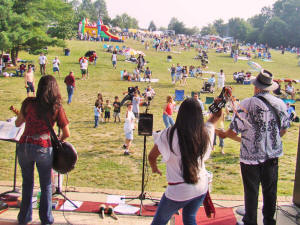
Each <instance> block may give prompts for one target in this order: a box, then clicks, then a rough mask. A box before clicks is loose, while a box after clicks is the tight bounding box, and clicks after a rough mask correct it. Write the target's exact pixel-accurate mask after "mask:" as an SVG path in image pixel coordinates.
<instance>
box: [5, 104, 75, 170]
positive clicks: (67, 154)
mask: <svg viewBox="0 0 300 225" xmlns="http://www.w3.org/2000/svg"><path fill="white" fill-rule="evenodd" d="M9 109H10V110H11V111H13V112H14V113H15V114H16V115H19V113H20V111H19V110H18V109H16V108H15V107H14V106H10V107H9ZM52 130H53V128H52ZM50 133H51V143H52V148H53V163H52V168H53V169H54V170H56V171H57V172H59V173H61V174H65V173H68V172H70V171H71V170H73V169H74V168H75V164H76V162H77V158H78V156H77V151H76V150H75V148H74V146H73V145H72V144H71V143H69V142H61V141H60V140H58V138H57V136H56V134H55V132H54V131H53V135H52V132H50ZM54 135H55V137H53V136H54ZM54 139H55V140H54Z"/></svg>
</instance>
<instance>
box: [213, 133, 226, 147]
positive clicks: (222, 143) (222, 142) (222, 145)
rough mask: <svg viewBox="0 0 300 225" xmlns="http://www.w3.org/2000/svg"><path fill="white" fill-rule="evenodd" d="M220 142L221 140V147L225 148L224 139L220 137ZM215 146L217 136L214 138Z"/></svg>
mask: <svg viewBox="0 0 300 225" xmlns="http://www.w3.org/2000/svg"><path fill="white" fill-rule="evenodd" d="M219 140H220V143H219V147H221V148H223V147H224V139H223V138H220V137H219ZM214 145H217V135H216V134H215V137H214Z"/></svg>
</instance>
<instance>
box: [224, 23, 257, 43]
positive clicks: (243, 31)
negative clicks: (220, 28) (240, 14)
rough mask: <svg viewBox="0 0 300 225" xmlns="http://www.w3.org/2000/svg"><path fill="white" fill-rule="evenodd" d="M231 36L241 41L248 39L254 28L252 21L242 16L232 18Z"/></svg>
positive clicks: (230, 25)
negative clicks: (247, 20) (249, 21)
mask: <svg viewBox="0 0 300 225" xmlns="http://www.w3.org/2000/svg"><path fill="white" fill-rule="evenodd" d="M227 26H228V32H229V36H231V37H234V38H235V39H238V40H240V41H245V40H247V36H248V34H249V33H251V31H252V30H253V27H252V26H251V24H250V23H248V22H246V21H245V20H244V19H241V18H232V19H230V20H229V21H228V25H227Z"/></svg>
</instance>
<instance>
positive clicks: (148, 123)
mask: <svg viewBox="0 0 300 225" xmlns="http://www.w3.org/2000/svg"><path fill="white" fill-rule="evenodd" d="M152 132H153V114H148V113H140V115H139V125H138V134H139V135H142V136H152Z"/></svg>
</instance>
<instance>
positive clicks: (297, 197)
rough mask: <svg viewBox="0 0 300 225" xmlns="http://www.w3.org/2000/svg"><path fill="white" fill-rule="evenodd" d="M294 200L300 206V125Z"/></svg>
mask: <svg viewBox="0 0 300 225" xmlns="http://www.w3.org/2000/svg"><path fill="white" fill-rule="evenodd" d="M293 202H294V204H295V205H296V206H297V207H300V127H299V136H298V153H297V161H296V172H295V183H294V194H293Z"/></svg>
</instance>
